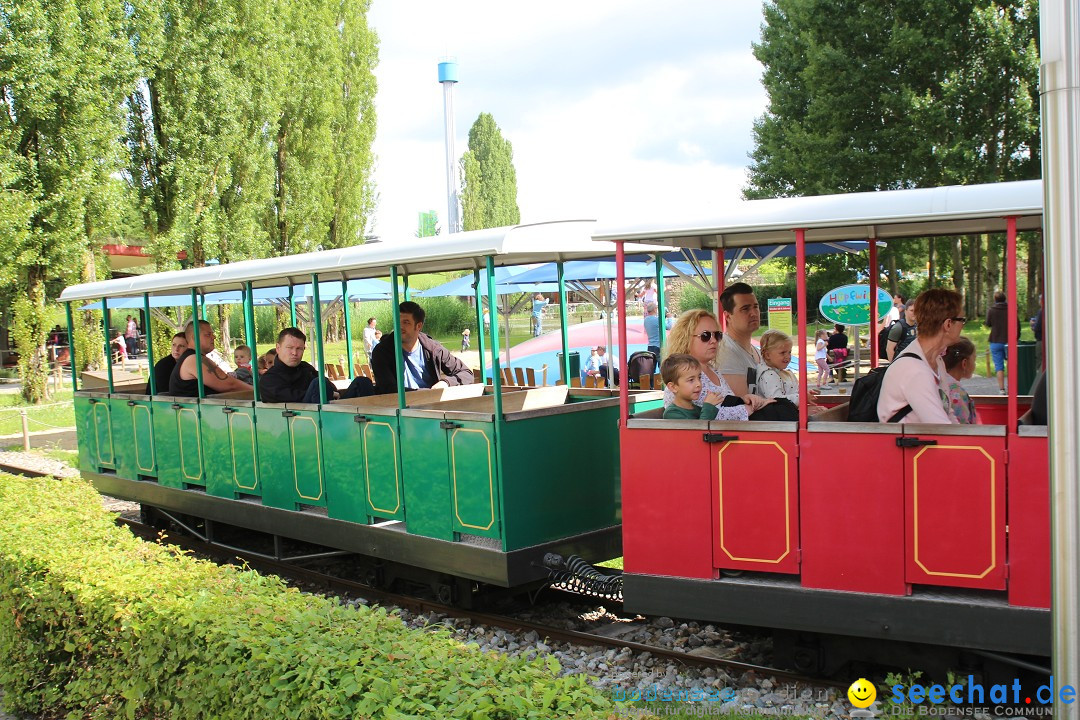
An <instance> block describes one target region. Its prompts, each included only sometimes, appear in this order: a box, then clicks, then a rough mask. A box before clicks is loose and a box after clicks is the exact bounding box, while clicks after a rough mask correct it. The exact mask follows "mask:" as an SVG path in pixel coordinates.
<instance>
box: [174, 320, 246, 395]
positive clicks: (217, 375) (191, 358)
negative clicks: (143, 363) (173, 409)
mask: <svg viewBox="0 0 1080 720" xmlns="http://www.w3.org/2000/svg"><path fill="white" fill-rule="evenodd" d="M184 335H185V338H186V340H187V346H188V349H187V350H186V351H185V352H184V354H183V355H181V356H180V359H179V360H177V361H176V368H175V369H173V372H172V375H171V376H170V377H169V394H170V395H175V396H177V397H198V396H199V378H198V375H197V373H198V366H197V365H196V362H197V360H196V358H195V332H194V323H192V322H190V321H189V322H188V324H187V325H186V326H185V327H184ZM213 349H214V331H213V329H212V328H211V327H210V323H208V322H206V321H205V320H200V321H199V350H201V351H202V353H203V355H206V353H208V352H210V351H211V350H213ZM203 387H204V389H205V391H206V394H207V395H213V394H215V393H222V392H231V391H233V390H246V391H249V392H250V391H251V386H250V385H248V384H247V383H246V382H244V381H243V380H237V379H236V378H234V377H231V376H230V375H228V374H226V373H225V372H224V371H222V370H221V369H220V368H218V367H215V366H214V365H213V364H211V363H210V362H209V361H208V360H207V359H206V358H205V357H204V358H203Z"/></svg>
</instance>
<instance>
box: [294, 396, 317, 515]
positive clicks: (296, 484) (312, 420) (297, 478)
mask: <svg viewBox="0 0 1080 720" xmlns="http://www.w3.org/2000/svg"><path fill="white" fill-rule="evenodd" d="M299 420H307V421H308V422H309V423H311V424H312V426H313V427H314V428H315V461H316V463H317V464H316V468H317V470H316V471H317V472H318V473H319V494H318V495H316V496H315V497H311V496H310V495H305V494H304V493H302V492H300V476H299V474H298V473H297V472H296V433H295V432H293V427H294V426H295V423H296V422H297V421H299ZM289 447H290V449H291V450H292V469H293V487H295V488H296V494H297V495H299V496H300V497H302V498H303V499H304V500H321V499H322V496H323V479H322V443H321V442H320V441H319V424H318V423H317V422H315V418H312V417H308V416H307V415H296V416H294V417H291V418H289Z"/></svg>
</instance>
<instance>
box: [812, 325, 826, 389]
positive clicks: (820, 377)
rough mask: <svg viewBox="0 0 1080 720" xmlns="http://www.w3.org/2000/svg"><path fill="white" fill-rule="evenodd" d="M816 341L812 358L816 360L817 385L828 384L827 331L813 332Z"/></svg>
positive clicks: (823, 385)
mask: <svg viewBox="0 0 1080 720" xmlns="http://www.w3.org/2000/svg"><path fill="white" fill-rule="evenodd" d="M814 337H815V338H816V339H817V343H816V344H815V346H814V360H816V361H817V386H818V387H819V388H821V387H825V386H826V385H828V384H829V360H828V357H829V331H828V330H818V331H817V332H816V333H814Z"/></svg>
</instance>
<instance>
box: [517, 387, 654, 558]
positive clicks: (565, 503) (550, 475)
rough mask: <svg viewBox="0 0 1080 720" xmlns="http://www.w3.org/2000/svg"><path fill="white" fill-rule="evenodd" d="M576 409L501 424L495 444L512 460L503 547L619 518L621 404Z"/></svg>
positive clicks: (607, 523)
mask: <svg viewBox="0 0 1080 720" xmlns="http://www.w3.org/2000/svg"><path fill="white" fill-rule="evenodd" d="M573 407H574V409H575V412H566V413H562V414H558V415H547V416H543V417H532V418H527V419H523V420H515V421H513V422H507V423H505V424H504V425H503V435H502V438H501V447H500V448H499V450H500V451H501V452H503V453H505V455H504V457H506V458H508V459H509V462H505V463H503V473H504V475H503V478H502V485H501V492H502V498H501V499H502V505H503V517H504V518H505V527H504V528H503V536H504V539H503V550H504V551H506V552H509V551H511V550H517V549H519V548H523V547H529V546H531V545H535V544H537V543H541V542H547V541H550V540H555V539H556V538H560V537H567V536H570V535H576V534H579V533H584V532H588V531H590V530H597V529H601V528H606V527H610V526H612V525H616V524H618V523H619V522H621V519H622V507H621V501H620V495H619V443H618V416H619V409H618V407H617V406H608V407H600V408H595V409H589V410H579V409H578V408H580V407H581V405H580V404H575V405H574V406H573ZM583 438H585V439H586V440H585V444H584V445H583V444H582V442H583V440H582V439H583ZM540 443H542V446H541V445H539V444H540ZM558 448H564V449H566V452H560V451H557V450H556V449H558ZM574 448H581V449H582V451H580V452H575V451H574V450H573V449H574ZM521 458H528V460H527V462H523V461H521V460H520V459H521ZM661 480H662V478H658V482H660V481H661ZM658 487H659V486H658Z"/></svg>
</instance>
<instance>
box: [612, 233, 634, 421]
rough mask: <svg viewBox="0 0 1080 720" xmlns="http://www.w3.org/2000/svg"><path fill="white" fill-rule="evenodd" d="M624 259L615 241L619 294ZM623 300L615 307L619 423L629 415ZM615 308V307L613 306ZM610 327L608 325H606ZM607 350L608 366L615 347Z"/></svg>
mask: <svg viewBox="0 0 1080 720" xmlns="http://www.w3.org/2000/svg"><path fill="white" fill-rule="evenodd" d="M625 259H626V248H625V247H624V245H623V243H622V241H621V240H620V241H616V243H615V282H617V283H619V290H620V295H621V294H622V292H623V288H625V287H626V267H625V263H624V260H625ZM623 300H624V302H623V303H622V304H621V305H620V306H619V307H618V308H617V309H618V312H619V354H618V358H619V365H620V366H622V373H620V377H619V423H620V424H622V423H625V422H626V420H627V418H628V417H629V416H630V391H629V388H630V373H629V371H628V370H629V369H628V368H627V367H626V357H625V355H626V306H627V303H626V302H625V300H626V299H625V298H623ZM613 309H615V308H613ZM610 321H611V315H610V314H609V315H608V322H609V323H610ZM608 327H610V325H609V326H608ZM608 352H609V353H611V360H610V361H609V362H608V365H609V366H613V365H614V364H615V357H616V355H615V349H614V348H608ZM608 369H609V370H610V371H611V372H615V370H614V368H613V367H609V368H608Z"/></svg>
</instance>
